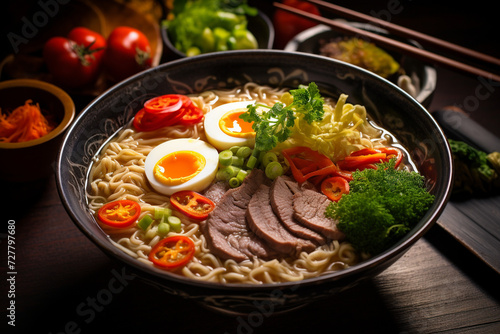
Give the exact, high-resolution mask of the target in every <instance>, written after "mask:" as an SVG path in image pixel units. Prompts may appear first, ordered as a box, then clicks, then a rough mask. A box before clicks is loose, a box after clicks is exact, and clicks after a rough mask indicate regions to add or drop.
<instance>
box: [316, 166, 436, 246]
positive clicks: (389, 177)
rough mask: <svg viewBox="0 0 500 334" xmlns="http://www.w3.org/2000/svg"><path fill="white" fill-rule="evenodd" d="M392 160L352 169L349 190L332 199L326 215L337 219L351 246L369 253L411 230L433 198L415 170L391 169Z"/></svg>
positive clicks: (391, 242)
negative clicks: (363, 168)
mask: <svg viewBox="0 0 500 334" xmlns="http://www.w3.org/2000/svg"><path fill="white" fill-rule="evenodd" d="M394 164H395V160H394V159H393V160H391V161H389V162H387V163H381V164H377V167H378V168H377V169H365V170H363V171H356V172H354V173H353V180H352V181H351V182H349V188H350V190H349V194H346V195H344V196H342V198H341V199H340V200H339V201H338V202H332V203H331V204H330V205H329V206H328V207H327V209H326V212H325V215H326V216H327V217H331V218H334V219H338V221H339V222H338V225H337V226H338V228H339V230H341V231H342V232H344V234H345V235H346V238H347V240H349V241H350V242H351V243H352V244H353V246H354V247H355V248H356V249H357V250H359V251H362V252H366V253H369V254H371V255H375V254H378V253H380V252H382V251H384V250H385V249H387V248H389V247H390V246H391V245H393V244H394V243H395V242H396V241H397V240H399V239H400V238H401V237H403V236H404V235H405V234H406V233H407V232H408V231H410V230H411V229H412V228H413V227H414V226H415V225H416V224H417V223H418V222H419V221H420V219H421V218H422V217H423V215H424V214H425V212H426V211H427V210H428V209H429V207H430V206H431V205H432V203H433V202H434V195H431V194H430V193H429V192H427V190H426V189H425V186H424V177H423V176H421V175H420V174H418V173H416V172H408V171H405V170H397V169H394Z"/></svg>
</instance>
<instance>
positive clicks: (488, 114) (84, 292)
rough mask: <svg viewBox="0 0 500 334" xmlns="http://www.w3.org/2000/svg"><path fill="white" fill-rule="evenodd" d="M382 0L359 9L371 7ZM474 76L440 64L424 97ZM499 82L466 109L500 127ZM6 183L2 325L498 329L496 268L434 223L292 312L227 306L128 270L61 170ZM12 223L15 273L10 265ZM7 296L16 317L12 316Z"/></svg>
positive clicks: (435, 19)
mask: <svg viewBox="0 0 500 334" xmlns="http://www.w3.org/2000/svg"><path fill="white" fill-rule="evenodd" d="M336 3H338V4H340V5H348V4H347V2H346V3H345V4H344V3H342V1H340V2H336ZM387 3H388V2H387V1H382V2H380V1H379V2H376V1H375V2H373V3H372V4H371V7H370V8H366V6H365V8H363V7H362V6H361V5H358V6H360V7H359V8H355V9H358V10H360V11H361V10H363V11H365V12H366V13H370V10H383V9H385V8H386V7H384V6H387ZM403 4H404V5H406V6H407V7H406V8H405V9H406V10H407V11H406V12H404V11H403V13H401V14H399V15H397V16H394V17H393V18H392V19H393V21H394V22H396V23H400V24H405V23H406V24H405V25H406V26H409V27H412V28H415V29H420V30H421V31H425V32H427V33H433V34H434V35H440V34H441V36H440V37H443V38H445V37H446V38H448V40H452V41H454V42H456V43H462V44H468V46H469V47H475V48H477V49H480V50H481V48H482V50H483V51H484V52H489V53H496V54H495V55H496V56H499V54H500V52H499V51H498V50H497V49H498V48H496V49H495V48H492V46H491V45H489V44H488V43H487V40H483V39H474V38H472V37H473V35H472V37H471V36H469V35H468V34H465V33H464V32H466V31H467V32H468V31H469V30H468V29H470V30H472V31H476V32H480V31H483V32H484V33H486V34H487V35H489V36H491V35H492V33H491V31H490V30H488V29H493V25H492V24H488V23H484V22H483V23H482V24H481V23H477V22H478V21H477V20H472V19H471V18H470V17H469V15H464V12H463V11H460V10H463V8H462V9H456V11H454V10H451V11H445V10H444V7H443V8H438V9H437V12H431V11H429V12H426V11H425V10H424V8H423V7H421V6H419V5H418V4H416V2H403ZM455 5H457V6H458V4H456V3H455ZM353 6H354V5H353ZM353 6H351V8H354V7H353ZM439 10H441V11H439ZM457 18H463V19H465V20H470V22H469V21H464V22H463V21H457V20H455V19H457ZM486 19H487V18H486ZM453 31H457V32H459V34H457V35H454V34H451V32H453ZM453 39H455V40H453ZM497 44H498V43H497ZM479 85H480V82H479V81H478V79H477V78H471V77H466V76H464V75H461V74H458V73H453V72H451V71H449V70H445V69H441V68H440V69H438V87H437V91H436V96H435V98H434V100H433V103H432V105H431V107H430V108H429V109H430V110H435V109H437V108H441V107H443V106H447V105H461V104H462V105H463V104H464V103H467V102H470V101H474V99H473V97H477V89H478V87H479ZM492 87H493V88H492V90H493V91H492V92H491V95H490V96H488V98H485V99H481V100H480V101H479V105H478V106H477V108H472V107H473V106H472V105H471V110H470V111H471V112H470V116H471V117H472V118H474V119H476V120H477V121H478V122H480V123H481V124H483V125H484V126H485V127H487V128H488V129H490V130H491V131H493V132H495V133H499V132H500V131H499V130H498V129H499V128H500V121H499V119H500V116H499V115H500V113H499V112H498V107H499V106H500V93H499V92H498V90H499V89H498V87H499V86H498V85H496V86H492ZM476 100H477V99H476ZM1 163H6V162H5V161H1ZM0 186H1V189H2V200H1V202H0V203H2V204H1V205H2V206H1V211H0V212H1V213H0V215H1V218H2V230H1V234H0V236H1V239H0V241H1V242H0V252H1V254H0V259H1V265H0V268H1V270H2V273H1V277H2V279H1V283H0V284H1V287H2V290H1V293H0V310H1V311H0V313H1V316H0V322H1V326H2V327H1V329H0V332H1V333H54V334H55V333H103V332H110V333H118V332H123V333H153V332H154V333H285V332H289V333H305V332H307V333H315V332H326V331H328V332H332V333H437V332H443V333H500V289H499V282H500V276H499V274H498V273H497V272H495V271H494V270H492V269H491V268H490V267H488V266H487V265H486V264H485V263H483V262H482V261H480V260H479V259H478V258H477V257H476V256H474V255H473V254H472V253H470V252H469V251H468V250H467V248H465V247H464V246H463V245H461V244H460V243H459V242H457V241H456V240H455V239H454V238H453V237H451V236H450V235H449V234H448V233H447V232H445V231H444V230H443V229H442V228H441V227H440V226H439V225H438V224H436V225H434V226H433V227H432V229H431V230H430V231H429V232H428V233H427V234H426V235H425V236H424V237H423V238H422V239H421V240H419V241H418V242H417V243H416V244H415V245H414V247H412V248H411V249H410V250H409V251H408V253H406V254H405V255H404V256H403V257H402V258H401V259H400V260H398V261H397V262H396V263H395V264H394V265H393V266H391V267H390V268H389V269H387V270H386V271H385V272H383V273H382V274H380V275H379V276H377V277H375V278H374V279H371V280H368V281H366V282H364V283H362V284H360V285H358V286H356V287H354V288H352V289H350V290H348V291H345V292H343V293H341V294H339V295H335V296H331V297H330V298H327V299H325V300H321V301H319V302H315V303H313V304H310V305H306V306H304V307H303V308H301V309H298V310H295V311H292V312H289V313H285V314H273V315H271V316H268V315H267V314H266V315H263V314H254V315H253V316H251V317H248V316H240V317H230V316H226V315H222V314H218V313H214V312H213V311H211V310H207V309H205V308H204V307H202V306H200V305H197V304H193V303H192V302H187V301H184V300H182V299H180V298H178V297H173V296H170V295H167V294H164V293H163V292H160V291H159V290H157V289H156V288H154V287H151V286H149V285H147V284H145V283H143V282H142V281H140V280H139V279H137V278H132V277H129V276H128V275H127V272H126V271H124V270H125V269H124V268H123V267H122V266H121V265H120V264H117V263H115V262H113V261H112V260H111V259H109V258H108V257H107V256H105V255H104V254H103V253H102V252H101V251H100V250H99V249H98V248H97V247H96V246H95V245H94V244H93V243H92V242H91V241H89V240H88V239H87V238H86V237H85V236H84V235H83V234H82V233H81V232H80V231H79V229H78V228H77V227H76V226H75V224H74V223H73V222H72V221H71V220H70V218H69V216H68V215H67V214H66V211H65V210H64V208H63V206H62V204H61V201H60V198H59V195H58V193H57V189H56V185H55V179H54V177H50V178H48V179H46V180H41V181H37V182H33V183H29V184H12V183H6V182H4V183H2V184H0ZM9 226H10V227H9ZM9 228H10V229H13V230H14V231H15V272H16V274H15V275H9V274H8V272H9V271H10V270H9V269H8V268H7V267H6V263H7V239H6V238H7V232H8V231H9ZM499 256H500V255H499ZM11 276H12V277H11ZM118 276H120V277H121V280H117V279H116V278H117V277H118ZM10 278H13V280H10V281H9V279H10ZM11 282H12V283H14V284H12V285H11V284H10V283H11ZM117 282H120V283H119V284H117ZM9 292H14V293H15V296H8V293H9ZM11 300H14V301H15V325H16V326H15V327H13V326H10V325H9V324H8V322H9V321H10V320H11V319H9V317H8V315H10V314H11V313H12V312H11V311H10V310H7V307H9V304H8V303H9V302H10V301H11ZM12 314H14V313H12Z"/></svg>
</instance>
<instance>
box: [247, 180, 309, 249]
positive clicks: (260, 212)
mask: <svg viewBox="0 0 500 334" xmlns="http://www.w3.org/2000/svg"><path fill="white" fill-rule="evenodd" d="M269 191H270V187H269V186H267V185H265V184H261V185H260V187H259V189H258V190H257V191H256V192H255V194H254V195H253V197H252V199H251V200H250V202H249V204H248V209H247V212H246V218H247V223H248V226H249V227H250V229H251V230H252V231H253V232H254V233H255V234H256V235H258V236H259V237H261V238H262V239H264V240H265V241H266V242H267V244H268V245H270V247H272V248H273V249H275V250H276V251H277V252H279V253H281V254H286V255H298V254H300V252H302V251H306V252H311V251H313V250H314V249H316V245H315V244H313V243H312V242H311V241H309V240H305V239H302V238H298V237H296V236H294V235H292V234H291V233H290V232H289V231H288V230H287V229H286V228H285V226H284V225H283V224H282V223H281V221H280V220H279V219H278V217H276V215H275V214H274V212H273V209H272V207H271V205H270V204H269V201H270V196H269Z"/></svg>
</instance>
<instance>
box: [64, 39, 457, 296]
mask: <svg viewBox="0 0 500 334" xmlns="http://www.w3.org/2000/svg"><path fill="white" fill-rule="evenodd" d="M239 54H258V55H261V56H262V55H266V56H278V57H290V56H293V57H303V58H317V59H319V60H321V61H328V62H332V63H337V64H339V65H340V66H346V67H350V68H352V69H353V70H354V71H358V72H364V74H365V75H368V76H371V77H374V78H375V79H376V80H382V81H384V82H385V83H386V84H389V85H390V86H393V87H394V88H395V89H396V90H397V91H398V93H399V94H402V95H405V96H406V98H407V99H408V100H409V101H410V102H411V103H412V104H414V105H415V107H416V108H418V109H420V110H421V111H422V112H423V113H424V114H426V115H427V116H428V119H429V121H430V122H432V123H433V124H434V127H435V130H436V131H435V133H436V135H437V136H440V137H442V138H443V139H445V138H446V137H445V135H444V132H443V131H442V129H441V127H440V126H439V124H438V123H437V122H436V120H434V118H433V117H432V116H431V114H430V113H429V112H428V111H427V109H426V108H424V107H423V106H422V105H421V104H420V103H419V102H418V101H417V100H416V99H415V98H414V97H412V96H411V95H410V94H408V93H407V92H405V91H404V90H402V89H401V88H399V87H398V86H397V85H395V84H394V83H392V82H390V81H388V80H387V79H384V78H382V77H380V76H377V75H376V74H374V73H372V72H370V71H368V70H365V69H363V68H360V67H357V66H354V65H352V64H349V63H345V62H342V61H338V60H336V59H332V58H328V57H323V56H320V55H315V54H311V53H305V52H294V53H290V52H286V51H284V50H274V49H258V50H234V51H223V52H213V53H207V54H202V55H198V56H196V57H185V58H180V59H176V60H173V61H170V62H168V63H164V64H161V65H159V67H156V68H151V69H148V70H146V71H143V72H141V73H138V74H136V75H134V76H132V77H129V78H128V79H126V80H124V81H122V82H120V83H118V84H116V85H115V86H113V87H111V88H109V89H108V90H107V91H106V92H104V93H103V94H101V95H100V96H99V97H97V98H96V99H94V100H93V101H92V102H91V103H89V104H88V105H87V106H86V107H85V108H84V110H83V111H82V112H81V113H80V115H79V116H78V118H77V120H76V121H75V122H74V123H73V124H72V125H71V128H70V129H69V130H68V132H67V133H66V134H65V136H64V139H63V143H62V145H61V149H60V151H59V155H58V158H57V164H56V183H57V189H58V192H59V195H60V197H61V202H62V203H63V206H64V207H65V209H66V211H67V213H68V215H69V216H70V218H71V219H72V221H73V223H74V224H75V225H77V227H78V228H79V229H80V230H81V231H82V232H83V233H84V234H85V235H86V236H87V237H88V238H89V239H90V240H91V241H92V242H93V243H94V244H96V245H97V246H98V247H99V249H100V250H101V251H103V252H104V253H105V254H107V255H108V256H110V257H111V258H112V259H114V260H118V261H120V262H121V263H122V264H124V265H127V266H129V267H131V268H133V269H136V270H137V271H138V272H139V273H138V276H139V277H141V278H145V277H147V278H152V277H154V278H156V279H159V280H162V281H164V282H168V281H171V282H174V283H178V284H181V285H183V286H191V287H198V288H200V287H201V288H204V289H211V291H216V290H219V291H221V290H224V291H226V292H237V291H238V292H241V291H248V292H263V291H269V290H273V289H286V288H290V287H292V288H293V287H296V286H297V285H300V286H301V287H305V286H314V285H318V284H322V283H326V282H333V281H336V280H339V279H344V278H346V277H349V276H352V275H355V274H357V273H360V272H364V271H368V270H370V269H373V268H375V267H377V266H378V265H379V264H382V263H384V262H388V261H389V260H390V259H394V261H395V260H397V259H398V258H399V257H400V256H402V255H403V254H404V253H405V252H406V251H407V250H408V249H409V248H410V247H411V246H412V245H413V244H414V243H415V242H417V241H418V240H419V239H420V238H421V237H422V236H423V235H424V234H425V233H426V232H427V231H428V230H429V229H430V228H431V227H432V226H433V224H434V223H435V222H436V220H437V219H438V217H439V216H440V215H441V213H442V212H443V211H444V208H445V206H446V203H447V200H448V199H449V197H450V194H451V187H452V179H453V161H452V156H451V150H450V147H449V144H448V143H447V141H443V144H444V147H445V151H446V153H447V157H448V159H447V161H446V162H445V165H448V166H450V173H449V175H448V177H447V180H446V181H447V183H446V189H445V192H444V193H443V194H442V197H441V198H436V201H439V202H438V205H437V207H436V209H435V210H434V211H433V212H432V214H429V212H427V213H426V216H425V217H424V218H425V224H423V225H422V226H420V227H419V230H418V231H415V232H414V233H413V234H411V235H409V236H406V237H405V238H403V240H400V241H398V242H397V243H396V244H394V245H393V246H391V247H390V248H389V249H387V250H385V251H384V252H382V253H380V254H377V255H375V256H373V257H372V258H370V259H367V260H363V261H362V262H361V263H359V264H356V265H354V266H352V267H349V268H345V269H342V270H338V271H333V272H329V273H327V274H324V275H320V276H317V277H311V278H306V279H303V280H299V281H297V282H282V283H263V284H245V283H230V284H221V283H217V282H208V281H201V280H195V279H192V278H188V277H184V276H180V275H178V274H175V273H170V272H166V271H165V270H162V269H160V268H156V267H154V266H148V265H147V264H144V263H142V262H140V261H137V259H136V258H133V257H131V256H130V255H127V254H126V253H125V252H123V251H121V250H120V249H118V248H117V247H115V246H114V245H112V244H111V243H110V242H109V240H106V241H105V242H101V241H100V240H99V239H98V238H97V237H95V236H94V235H93V234H92V233H91V231H89V230H87V229H86V228H85V226H84V225H85V224H82V223H81V222H79V221H78V219H77V217H76V216H75V214H74V213H73V209H72V208H71V207H70V206H69V203H68V202H67V200H66V198H65V195H64V193H65V192H66V191H67V190H66V189H65V188H64V187H65V185H64V183H63V180H62V178H61V170H62V169H63V168H62V164H63V161H64V155H63V154H64V146H65V145H66V143H67V141H68V140H69V138H70V135H71V133H72V130H73V128H75V127H76V126H77V125H78V123H79V120H81V119H82V118H83V117H85V114H86V113H87V111H88V110H90V109H91V108H92V107H93V106H94V105H96V104H98V103H99V102H100V101H101V100H102V99H105V98H106V97H107V96H108V95H111V94H112V93H113V92H114V91H115V90H118V89H120V88H121V87H123V86H125V85H127V84H129V83H131V82H134V81H137V80H138V79H140V78H141V77H147V75H148V74H149V72H152V71H161V70H162V69H163V68H167V69H168V68H169V67H177V66H181V65H183V64H184V63H186V62H188V63H189V62H200V61H203V60H204V59H205V58H209V59H211V58H218V57H222V58H223V57H238V55H239ZM120 129H121V128H120ZM120 129H118V131H119V130H120ZM445 158H446V157H445ZM424 218H422V220H421V222H422V221H423V220H424ZM103 233H104V235H105V236H107V234H106V233H105V232H104V231H103ZM207 293H208V290H207Z"/></svg>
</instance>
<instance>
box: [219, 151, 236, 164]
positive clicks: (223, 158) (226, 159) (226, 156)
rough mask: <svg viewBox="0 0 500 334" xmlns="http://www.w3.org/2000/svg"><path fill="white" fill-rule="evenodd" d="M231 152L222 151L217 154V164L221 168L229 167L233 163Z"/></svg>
mask: <svg viewBox="0 0 500 334" xmlns="http://www.w3.org/2000/svg"><path fill="white" fill-rule="evenodd" d="M232 157H233V152H231V151H230V150H224V151H222V152H220V153H219V164H221V165H222V166H229V165H231V163H232V162H233V158H232Z"/></svg>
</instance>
